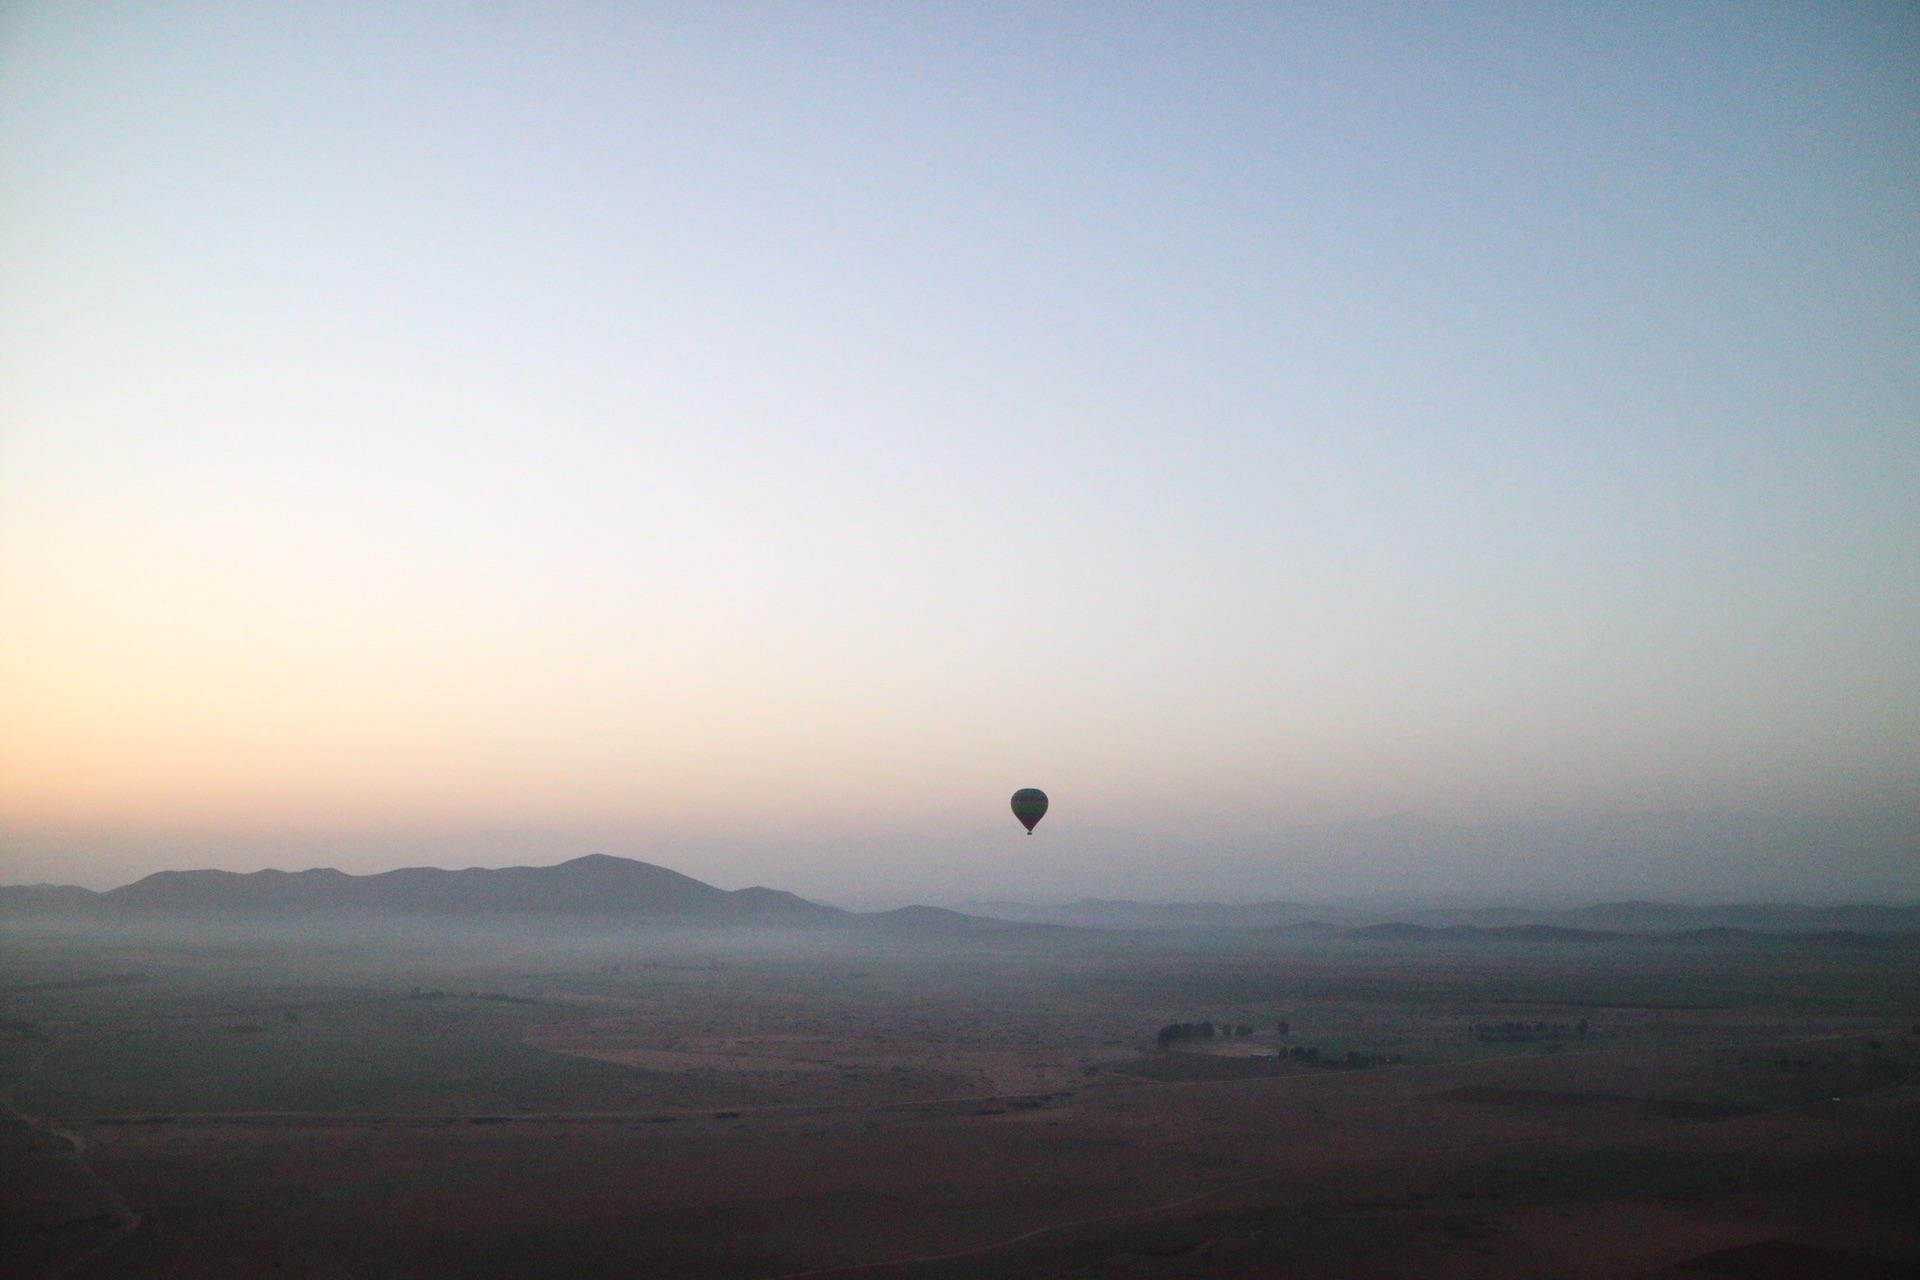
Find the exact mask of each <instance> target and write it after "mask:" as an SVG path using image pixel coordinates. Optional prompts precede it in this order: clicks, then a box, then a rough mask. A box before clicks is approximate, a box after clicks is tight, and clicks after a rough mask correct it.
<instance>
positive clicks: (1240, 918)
mask: <svg viewBox="0 0 1920 1280" xmlns="http://www.w3.org/2000/svg"><path fill="white" fill-rule="evenodd" d="M960 909H961V910H964V911H968V912H971V913H973V914H975V915H982V916H989V917H992V918H995V919H1000V920H1016V921H1020V922H1022V923H1027V924H1055V925H1072V926H1075V927H1077V928H1082V929H1143V930H1156V931H1189V930H1244V929H1298V928H1301V927H1302V926H1306V925H1324V926H1330V927H1332V928H1336V929H1340V928H1344V929H1353V930H1363V931H1375V930H1378V929H1379V928H1381V927H1383V926H1401V925H1404V926H1409V927H1411V926H1420V927H1421V929H1422V930H1445V929H1481V930H1500V931H1507V932H1513V931H1524V930H1545V929H1550V930H1555V931H1558V932H1559V933H1561V934H1562V935H1565V936H1571V935H1575V934H1580V933H1593V934H1622V933H1696V932H1700V931H1703V930H1715V929H1733V930H1745V931H1752V932H1764V933H1829V932H1847V933H1875V934H1888V933H1920V905H1909V906H1884V905H1873V904H1855V905H1847V906H1828V907H1810V906H1799V905H1794V904H1783V903H1751V904H1742V903H1734V904H1729V905H1725V906H1712V907H1689V906H1677V905H1674V904H1672V903H1663V902H1638V901H1630V902H1604V903H1600V904H1597V905H1595V906H1590V907H1578V908H1571V909H1565V910H1526V909H1523V908H1518V907H1489V908H1479V909H1474V908H1430V909H1426V910H1413V911H1361V910H1356V909H1352V908H1344V907H1316V906H1311V905H1308V904H1305V903H1299V902H1253V903H1223V902H1129V901H1125V900H1116V899H1100V898H1088V899H1084V900H1082V901H1080V902H1071V903H1063V904H1059V905H1052V906H1045V905H1034V904H1030V903H1019V902H969V903H963V904H961V908H960ZM1375 936H1387V935H1384V934H1377V933H1376V935H1375Z"/></svg>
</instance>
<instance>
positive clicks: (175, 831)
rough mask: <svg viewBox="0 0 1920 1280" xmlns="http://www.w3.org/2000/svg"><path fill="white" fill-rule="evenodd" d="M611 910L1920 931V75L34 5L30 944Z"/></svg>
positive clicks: (785, 15)
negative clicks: (1643, 911) (445, 876)
mask: <svg viewBox="0 0 1920 1280" xmlns="http://www.w3.org/2000/svg"><path fill="white" fill-rule="evenodd" d="M1022 786H1039V787H1042V788H1044V789H1046V790H1047V791H1048V792H1049V794H1050V795H1051V796H1052V797H1053V809H1052V811H1051V813H1050V814H1049V816H1048V817H1047V819H1046V820H1045V821H1044V822H1043V823H1042V824H1041V825H1040V827H1039V829H1038V831H1037V833H1036V834H1035V835H1034V836H1032V837H1028V836H1026V835H1025V834H1023V833H1022V832H1021V830H1020V828H1019V827H1018V825H1017V824H1016V823H1015V822H1014V821H1013V819H1012V816H1011V814H1010V813H1009V812H1008V810H1007V797H1008V795H1009V794H1010V793H1011V792H1012V791H1013V790H1014V789H1015V788H1017V787H1022ZM594 851H604V852H611V853H621V854H627V855H629V856H640V857H648V858H650V859H651V860H658V861H662V862H665V863H666V864H667V865H671V866H675V867H676V868H677V869H679V870H682V871H685V872H687V873H689V874H692V875H696V876H700V877H701V878H703V879H710V880H712V881H714V882H715V883H720V884H723V885H725V886H726V887H738V886H740V885H745V884H751V883H766V884H773V885H776V886H778V887H782V888H789V889H794V890H796V891H799V892H804V893H808V894H810V895H813V896H819V897H824V898H828V899H831V900H835V901H842V902H849V903H876V904H880V903H892V902H902V901H910V900H941V901H945V900H960V899H964V898H966V897H969V896H978V897H1021V896H1027V897H1045V898H1053V899H1061V898H1074V897H1080V896H1087V895H1095V896H1109V897H1118V896H1142V897H1196V896H1197V897H1209V896H1212V897H1223V898H1234V899H1248V898H1287V897H1314V896H1318V897H1321V898H1328V899H1331V898H1340V897H1347V898H1356V897H1365V896H1367V895H1374V896H1379V895H1383V894H1395V893H1398V894H1424V895H1426V896H1427V897H1430V898H1446V899H1448V900H1465V899H1469V898H1484V899H1487V900H1496V899H1497V900H1510V899H1524V898H1541V899H1546V898H1580V897H1582V896H1585V897H1589V898H1591V897H1595V896H1652V897H1667V898H1674V899H1719V900H1726V899H1739V900H1762V899H1776V900H1778V899H1796V900H1803V901H1835V900H1849V899H1858V900H1899V901H1906V900H1916V899H1920V11H1916V9H1915V8H1914V7H1913V6H1912V5H1911V4H1901V3H1886V4H1834V5H1819V6H1814V5H1774V6H1768V5H1753V4H1731V3H1729V4H1692V3H1677V4H1667V5H1592V6H1582V5H1575V4H1566V5H1536V4H1459V5H1407V6H1370V5H1362V4H1343V5H1329V6H1309V5H1235V4H1215V5H1197V4H1196V5H1166V4H1149V5H1127V4H1120V3H1100V4H1058V5H997V4H991V3H979V4H968V5H936V4H910V3H900V4H854V3H843V4H685V5H670V4H657V5H649V4H605V5H601V4H564V3H556V4H540V5H532V4H510V3H457V4H444V5H439V4H387V3H380V4H365V5H358V4H350V3H334V4H326V5H295V4H275V3H244V4H242V3H234V4H223V3H194V4H179V3H169V2H168V0H152V2H150V3H137V4H135V3H126V4H114V3H101V4H91V5H68V4H33V3H25V4H22V3H14V4H8V5H5V6H4V7H0V882H29V881H56V882H70V883H81V884H87V885H91V886H94V887H102V888H104V887H108V886H111V885H115V884H120V883H125V882H127V881H130V880H132V879H135V878H137V877H139V876H141V875H145V874H147V873H149V872H152V871H155V870H160V869H164V868H181V867H198V866H223V867H228V868H231V869H236V870H252V869H255V868H259V867H267V866H279V867H284V868H288V869H297V868H301V867H306V866H314V865H333V866H340V867H342V868H344V869H347V870H351V871H375V870H384V869H387V868H390V867H394V866H400V865H412V864H422V863H425V864H430V865H440V866H465V865H505V864H509V863H517V862H535V863H540V862H551V861H557V860H559V859H560V858H563V857H568V856H574V855H577V854H580V853H586V852H594Z"/></svg>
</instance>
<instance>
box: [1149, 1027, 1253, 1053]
mask: <svg viewBox="0 0 1920 1280" xmlns="http://www.w3.org/2000/svg"><path fill="white" fill-rule="evenodd" d="M1252 1034H1253V1028H1252V1027H1249V1026H1247V1025H1246V1024H1245V1023H1226V1022H1223V1023H1221V1024H1220V1025H1219V1026H1217V1027H1216V1026H1214V1025H1213V1023H1211V1022H1169V1023H1168V1024H1167V1025H1166V1026H1164V1027H1162V1028H1160V1030H1158V1031H1157V1032H1155V1033H1154V1036H1153V1042H1154V1043H1155V1044H1157V1045H1159V1046H1160V1047H1161V1048H1162V1049H1168V1048H1171V1047H1173V1045H1174V1044H1176V1043H1178V1042H1179V1041H1181V1040H1211V1039H1213V1038H1214V1037H1215V1036H1250V1035H1252Z"/></svg>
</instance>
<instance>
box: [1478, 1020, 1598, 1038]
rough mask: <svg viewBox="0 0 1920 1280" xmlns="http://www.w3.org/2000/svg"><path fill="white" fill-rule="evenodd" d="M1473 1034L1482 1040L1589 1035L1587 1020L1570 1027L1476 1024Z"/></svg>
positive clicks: (1561, 1023)
mask: <svg viewBox="0 0 1920 1280" xmlns="http://www.w3.org/2000/svg"><path fill="white" fill-rule="evenodd" d="M1473 1033H1474V1034H1475V1035H1476V1036H1478V1037H1479V1038H1480V1039H1482V1040H1507V1041H1524V1040H1555V1039H1558V1038H1559V1037H1561V1036H1564V1035H1568V1034H1572V1035H1576V1036H1584V1035H1586V1034H1587V1020H1586V1019H1585V1018H1582V1019H1580V1021H1578V1022H1576V1023H1574V1024H1573V1025H1572V1026H1568V1025H1567V1024H1566V1023H1564V1022H1551V1023H1549V1022H1476V1023H1474V1024H1473Z"/></svg>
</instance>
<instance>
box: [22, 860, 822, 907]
mask: <svg viewBox="0 0 1920 1280" xmlns="http://www.w3.org/2000/svg"><path fill="white" fill-rule="evenodd" d="M0 905H4V906H7V907H11V908H13V909H14V910H15V911H16V912H36V910H37V911H46V910H48V909H50V908H51V909H59V910H64V911H73V910H83V911H87V912H89V913H92V912H101V911H104V912H111V913H122V912H132V913H142V914H145V913H154V912H165V913H203V912H219V913H236V912H238V913H247V914H254V913H274V914H300V915H307V914H315V915H327V914H354V915H366V914H379V915H535V914H553V915H579V916H601V917H622V918H628V919H645V920H693V921H710V922H714V923H723V922H728V921H740V922H743V923H745V922H753V923H765V924H775V923H789V924H803V923H827V922H830V921H834V920H840V919H844V918H845V917H846V916H847V913H846V912H844V911H841V910H839V909H838V908H836V907H827V906H822V905H820V904H819V903H815V902H808V901H807V900H806V899H804V898H801V897H798V896H796V895H794V894H791V893H786V892H783V891H781V890H778V889H764V888H758V887H756V888H751V889H740V890H735V891H729V890H726V889H717V888H715V887H714V886H712V885H710V884H706V883H704V882H702V881H699V880H695V879H694V878H693V877H692V876H686V875H682V874H680V873H679V872H678V871H670V870H668V869H667V868H665V867H656V866H654V865H653V864H651V863H647V862H636V861H634V860H632V859H630V858H615V857H610V856H608V855H606V854H590V855H588V856H587V857H584V858H575V859H573V860H572V861H571V862H563V863H560V864H559V865H558V866H552V867H501V868H499V869H488V868H484V867H471V868H468V869H466V870H464V871H442V870H440V869H439V868H437V867H408V868H405V869H403V870H400V871H387V872H382V873H381V874H378V875H367V876H354V875H348V874H347V873H345V872H344V871H335V870H332V869H330V868H318V869H315V870H312V871H255V872H252V873H250V874H240V873H238V872H233V871H159V872H155V873H154V874H153V875H150V876H148V877H146V878H145V879H144V880H138V881H135V882H134V883H133V884H130V885H124V886H122V887H121V888H118V889H110V890H108V891H107V892H105V893H90V892H88V891H87V890H84V889H74V888H72V887H69V886H62V887H60V888H59V889H58V890H57V891H55V890H51V889H50V887H49V886H40V885H27V886H19V887H15V888H10V889H0Z"/></svg>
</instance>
